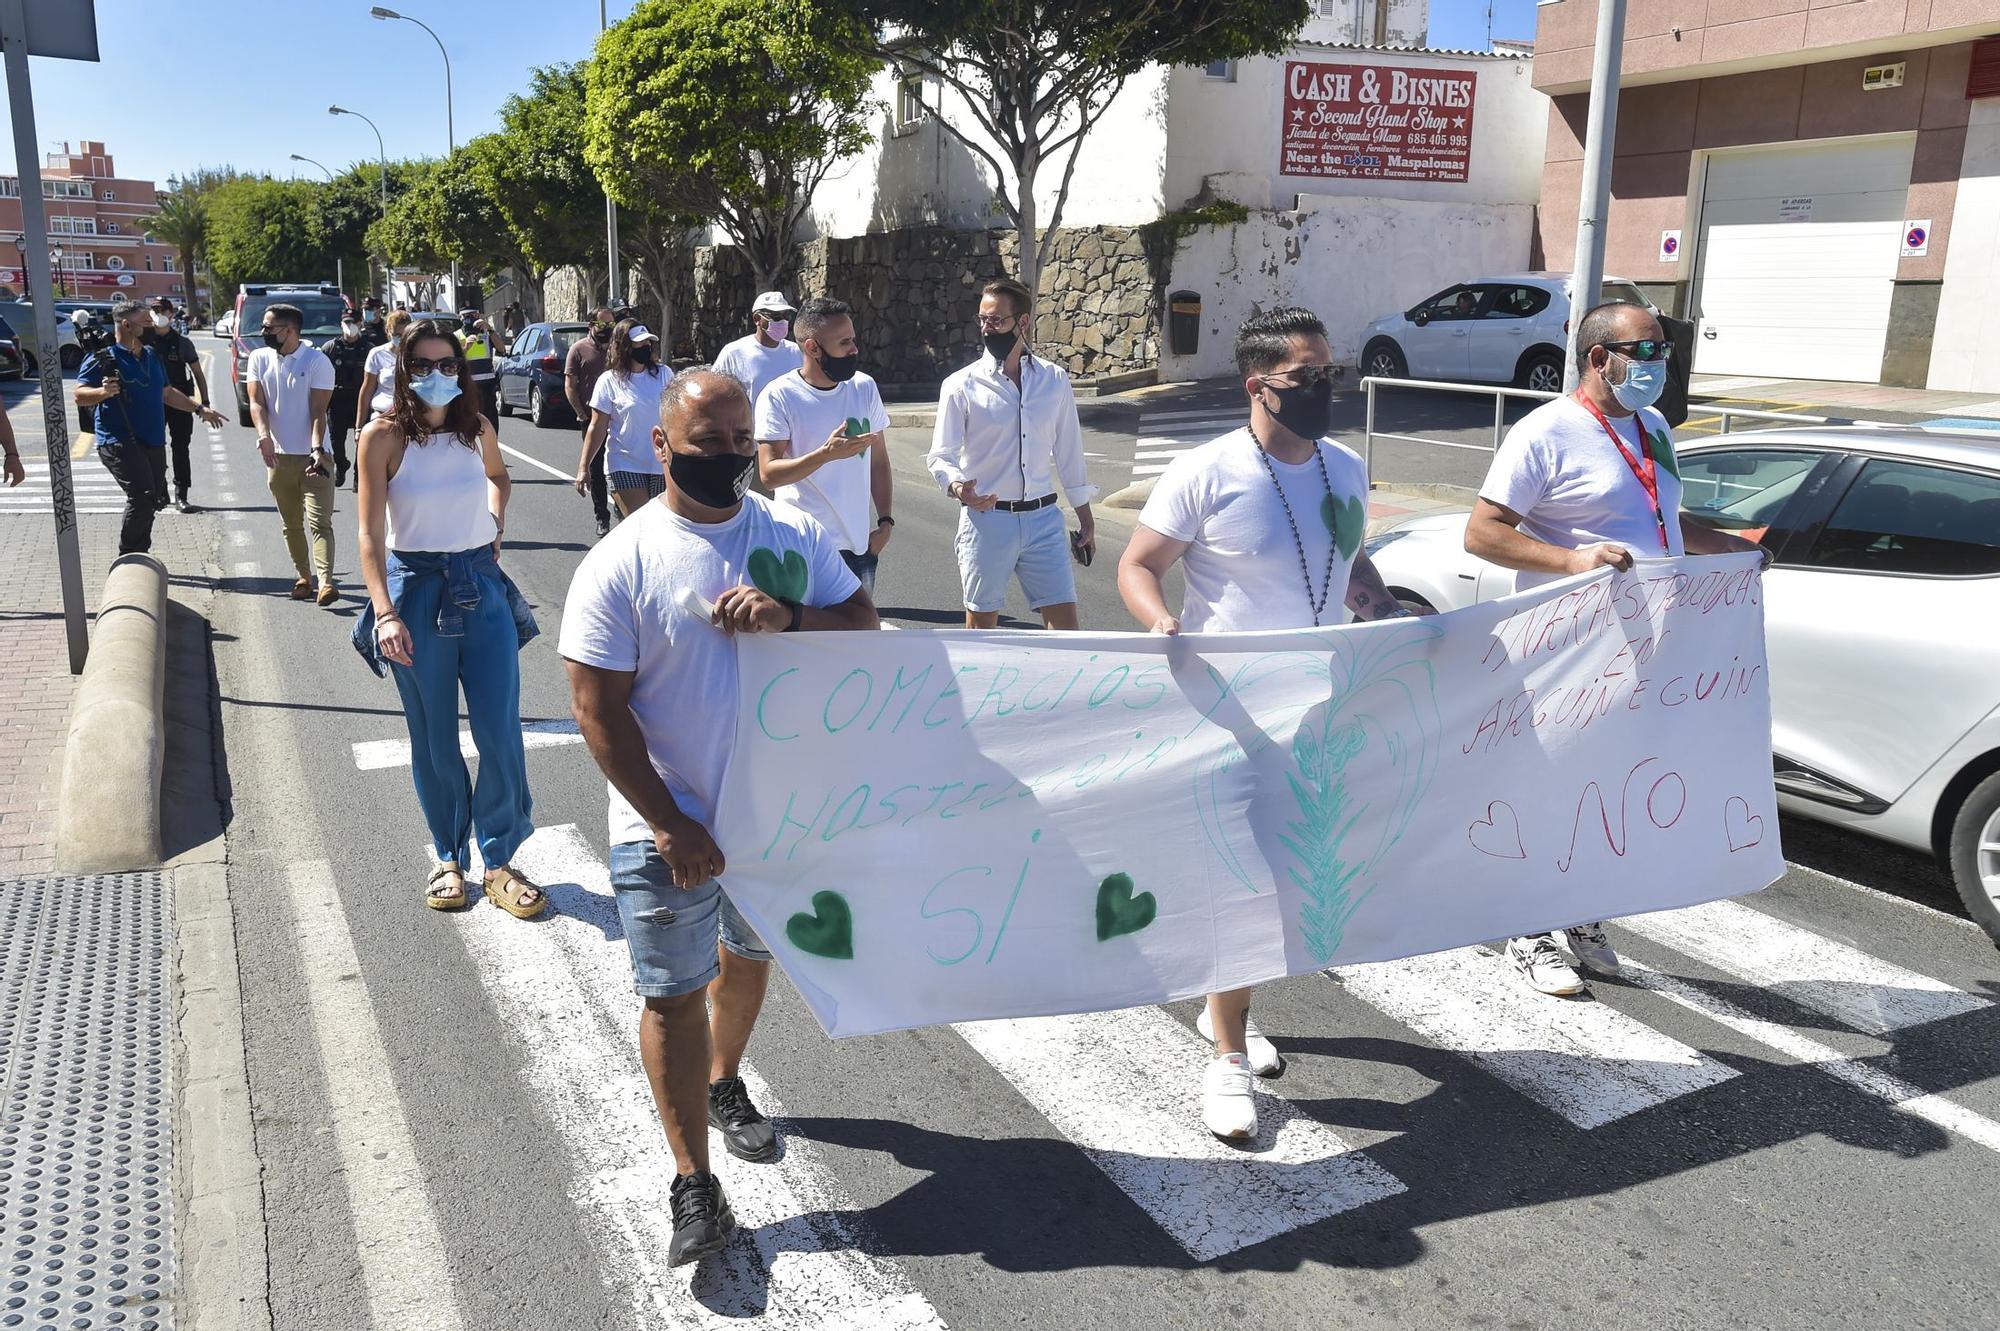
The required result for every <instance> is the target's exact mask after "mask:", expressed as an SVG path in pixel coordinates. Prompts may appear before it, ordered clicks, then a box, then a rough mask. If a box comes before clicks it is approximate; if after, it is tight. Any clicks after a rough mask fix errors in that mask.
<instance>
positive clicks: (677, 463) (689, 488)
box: [667, 453, 757, 508]
mask: <svg viewBox="0 0 2000 1331" xmlns="http://www.w3.org/2000/svg"><path fill="white" fill-rule="evenodd" d="M756 465H757V459H756V458H753V457H745V456H744V455H743V454H741V453H719V454H714V455H710V456H702V455H700V454H695V453H670V454H668V455H667V475H668V476H670V477H672V478H673V482H674V488H675V489H677V490H679V491H680V492H681V493H682V494H684V495H686V496H687V497H688V498H689V499H692V500H693V501H694V502H695V503H697V504H700V505H701V506H702V507H703V508H728V507H730V506H731V505H733V504H735V503H737V502H738V501H740V500H741V499H742V498H743V492H744V491H745V490H748V489H749V488H750V470H751V468H753V467H755V466H756Z"/></svg>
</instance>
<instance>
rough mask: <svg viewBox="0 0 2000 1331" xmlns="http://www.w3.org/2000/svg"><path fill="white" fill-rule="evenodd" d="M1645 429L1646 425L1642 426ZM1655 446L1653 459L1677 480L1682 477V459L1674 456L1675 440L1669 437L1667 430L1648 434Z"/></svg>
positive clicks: (1648, 439)
mask: <svg viewBox="0 0 2000 1331" xmlns="http://www.w3.org/2000/svg"><path fill="white" fill-rule="evenodd" d="M1640 428H1641V429H1644V428H1645V427H1644V426H1641V427H1640ZM1646 439H1647V442H1649V443H1651V444H1652V446H1653V461H1654V462H1656V463H1658V464H1659V465H1660V466H1661V467H1664V468H1665V469H1666V471H1667V473H1668V474H1669V475H1671V476H1672V477H1673V478H1674V479H1675V480H1679V479H1680V478H1681V464H1680V459H1679V458H1676V457H1675V456H1674V441H1673V440H1672V439H1669V438H1668V437H1667V432H1666V431H1665V430H1655V431H1653V432H1652V433H1651V434H1649V435H1647V436H1646Z"/></svg>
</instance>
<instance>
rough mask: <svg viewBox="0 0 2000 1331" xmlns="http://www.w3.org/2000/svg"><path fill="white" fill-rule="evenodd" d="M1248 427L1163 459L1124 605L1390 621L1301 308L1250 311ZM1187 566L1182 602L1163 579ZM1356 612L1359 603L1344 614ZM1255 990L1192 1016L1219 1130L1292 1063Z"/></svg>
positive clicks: (1244, 344) (1244, 356)
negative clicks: (1257, 1083) (1206, 1046)
mask: <svg viewBox="0 0 2000 1331" xmlns="http://www.w3.org/2000/svg"><path fill="white" fill-rule="evenodd" d="M1236 368H1237V372H1238V373H1239V374H1240V375H1241V376H1242V380H1243V391H1244V394H1245V395H1246V396H1247V397H1248V398H1249V400H1250V423H1249V425H1248V426H1247V427H1246V428H1244V429H1240V430H1232V431H1230V432H1229V433H1228V434H1225V435H1223V436H1222V437H1221V438H1219V439H1215V440H1211V441H1210V442H1208V443H1206V444H1203V445H1202V446H1201V447H1200V448H1197V449H1194V450H1192V451H1190V452H1187V453H1183V454H1181V455H1180V456H1179V457H1177V458H1175V459H1174V461H1173V462H1172V464H1171V465H1169V466H1168V468H1167V470H1166V473H1165V474H1164V475H1163V476H1161V477H1160V479H1159V483H1158V485H1157V486H1155V488H1154V490H1153V495H1152V498H1150V499H1148V500H1147V501H1146V507H1145V508H1144V509H1143V510H1141V511H1140V514H1139V526H1138V529H1137V530H1136V531H1135V532H1134V533H1133V535H1132V541H1131V544H1129V545H1127V546H1126V547H1125V555H1124V557H1123V558H1122V559H1121V560H1119V563H1118V591H1119V594H1120V595H1121V596H1123V597H1124V598H1125V608H1126V609H1127V610H1129V611H1131V612H1132V617H1133V618H1134V619H1136V620H1138V621H1139V623H1140V625H1141V626H1142V627H1144V628H1146V629H1148V630H1150V631H1152V632H1154V633H1169V634H1172V633H1179V632H1180V631H1181V630H1182V629H1186V630H1187V631H1188V632H1190V633H1234V632H1244V631H1249V630H1268V629H1291V628H1309V627H1313V626H1316V625H1322V624H1325V625H1332V624H1345V623H1347V622H1348V620H1349V619H1350V618H1351V617H1355V618H1360V619H1393V618H1396V617H1398V616H1401V615H1406V614H1408V613H1409V611H1407V610H1405V609H1404V608H1403V607H1402V606H1401V605H1400V604H1399V603H1398V602H1397V600H1396V598H1395V597H1394V596H1392V595H1391V594H1390V593H1389V589H1388V588H1387V587H1385V586H1384V585H1383V583H1382V576H1381V574H1379V573H1377V572H1376V571H1375V566H1374V564H1373V563H1371V562H1370V561H1369V558H1368V555H1367V553H1366V552H1365V551H1363V550H1362V548H1361V540H1362V535H1363V529H1364V527H1365V525H1366V523H1367V510H1368V471H1367V468H1366V466H1365V465H1364V464H1363V463H1362V461H1361V458H1360V456H1359V455H1357V454H1356V453H1355V452H1354V451H1353V450H1351V449H1349V448H1347V447H1346V446H1345V445H1343V444H1339V443H1336V442H1334V441H1333V440H1331V439H1328V438H1326V437H1325V436H1326V432H1327V429H1328V427H1329V426H1330V424H1331V423H1332V418H1333V380H1334V377H1335V375H1336V374H1338V372H1339V367H1337V366H1336V365H1334V363H1333V349H1332V348H1331V347H1329V346H1328V345H1327V340H1326V325H1325V324H1323V323H1321V322H1320V320H1319V317H1318V316H1317V315H1315V314H1313V313H1312V312H1311V311H1310V310H1302V309H1298V308H1296V307H1288V308H1280V309H1275V310H1269V311H1267V312H1265V313H1263V314H1259V315H1256V316H1255V317H1253V318H1252V319H1251V320H1250V321H1249V322H1247V323H1245V324H1244V325H1243V328H1242V330H1241V331H1240V332H1238V333H1237V335H1236ZM1176 562H1178V563H1179V564H1180V565H1181V570H1182V573H1183V575H1184V576H1185V581H1186V594H1185V597H1184V598H1183V604H1182V606H1181V612H1180V614H1179V615H1175V614H1174V613H1173V612H1172V611H1171V610H1169V609H1168V608H1167V600H1166V592H1165V586H1164V584H1165V580H1166V576H1167V573H1168V571H1169V570H1170V569H1171V568H1172V567H1173V566H1174V564H1175V563H1176ZM1350 612H1351V613H1350ZM1250 995H1251V991H1250V990H1248V989H1237V990H1233V991H1231V992H1228V993H1220V994H1210V995H1209V996H1208V1008H1207V1010H1206V1011H1205V1012H1203V1013H1202V1015H1201V1017H1200V1019H1199V1020H1198V1021H1197V1022H1196V1023H1195V1028H1196V1029H1197V1030H1198V1031H1200V1032H1201V1035H1202V1038H1203V1039H1209V1040H1213V1041H1215V1053H1216V1057H1215V1060H1214V1061H1213V1062H1212V1063H1210V1064H1209V1065H1208V1068H1207V1070H1206V1072H1205V1074H1204V1075H1203V1078H1202V1121H1203V1122H1204V1123H1205V1124H1207V1126H1208V1130H1209V1131H1210V1132H1213V1133H1214V1134H1215V1135H1216V1136H1218V1137H1222V1138H1225V1139H1230V1140H1239V1141H1240V1140H1243V1139H1246V1138H1249V1137H1254V1136H1256V1134H1257V1102H1256V1099H1255V1097H1254V1096H1253V1095H1252V1093H1251V1076H1252V1074H1255V1075H1257V1076H1261V1077H1274V1076H1277V1075H1278V1074H1279V1073H1280V1072H1281V1071H1283V1069H1284V1066H1285V1061H1284V1059H1283V1058H1281V1057H1279V1055H1278V1051H1277V1049H1276V1047H1275V1046H1273V1045H1272V1043H1271V1042H1270V1040H1268V1039H1266V1038H1265V1037H1264V1035H1263V1034H1262V1033H1261V1032H1260V1031H1258V1029H1257V1028H1256V1027H1255V1026H1254V1025H1252V1024H1251V1023H1250V1019H1249V1018H1250Z"/></svg>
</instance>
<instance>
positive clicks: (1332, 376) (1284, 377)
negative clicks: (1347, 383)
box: [1264, 365, 1340, 388]
mask: <svg viewBox="0 0 2000 1331" xmlns="http://www.w3.org/2000/svg"><path fill="white" fill-rule="evenodd" d="M1339 378H1340V367H1339V366H1338V365H1306V366H1302V367H1300V368H1299V369H1296V370H1286V371H1284V372H1283V373H1281V374H1267V375H1265V376H1264V382H1265V383H1267V384H1277V385H1278V386H1279V387H1281V388H1312V387H1317V386H1318V385H1320V384H1330V383H1334V382H1335V381H1336V380H1338V379H1339Z"/></svg>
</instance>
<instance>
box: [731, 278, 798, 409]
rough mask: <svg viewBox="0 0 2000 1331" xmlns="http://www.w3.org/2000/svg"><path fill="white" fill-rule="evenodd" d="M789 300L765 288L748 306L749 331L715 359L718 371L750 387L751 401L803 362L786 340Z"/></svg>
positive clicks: (789, 315) (779, 293)
mask: <svg viewBox="0 0 2000 1331" xmlns="http://www.w3.org/2000/svg"><path fill="white" fill-rule="evenodd" d="M794 313H795V311H794V310H793V309H792V303H791V302H790V301H788V300H786V299H785V293H784V292H782V291H766V292H765V293H764V294H763V295H761V296H759V297H757V299H756V301H755V302H753V303H752V304H751V306H750V323H751V325H752V330H753V331H752V332H751V333H750V334H749V335H748V336H747V337H739V338H737V339H736V340H735V341H734V342H731V343H730V344H729V345H728V346H726V347H724V348H723V349H722V354H721V355H719V356H717V357H716V358H715V372H716V373H717V374H727V375H733V376H735V377H736V378H737V379H739V380H741V381H742V383H743V386H744V387H746V388H748V389H749V390H750V401H751V402H752V403H755V402H756V401H757V398H758V396H759V395H760V394H761V393H763V391H764V389H765V388H766V387H767V386H769V384H770V382H771V381H772V380H773V379H776V378H777V377H778V376H779V375H781V374H789V373H790V372H791V371H793V370H796V369H798V368H799V366H801V365H803V364H804V363H805V353H804V352H802V351H800V350H799V344H798V343H796V342H791V341H787V340H786V339H787V338H788V337H789V335H790V334H791V331H792V315H793V314H794Z"/></svg>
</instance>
